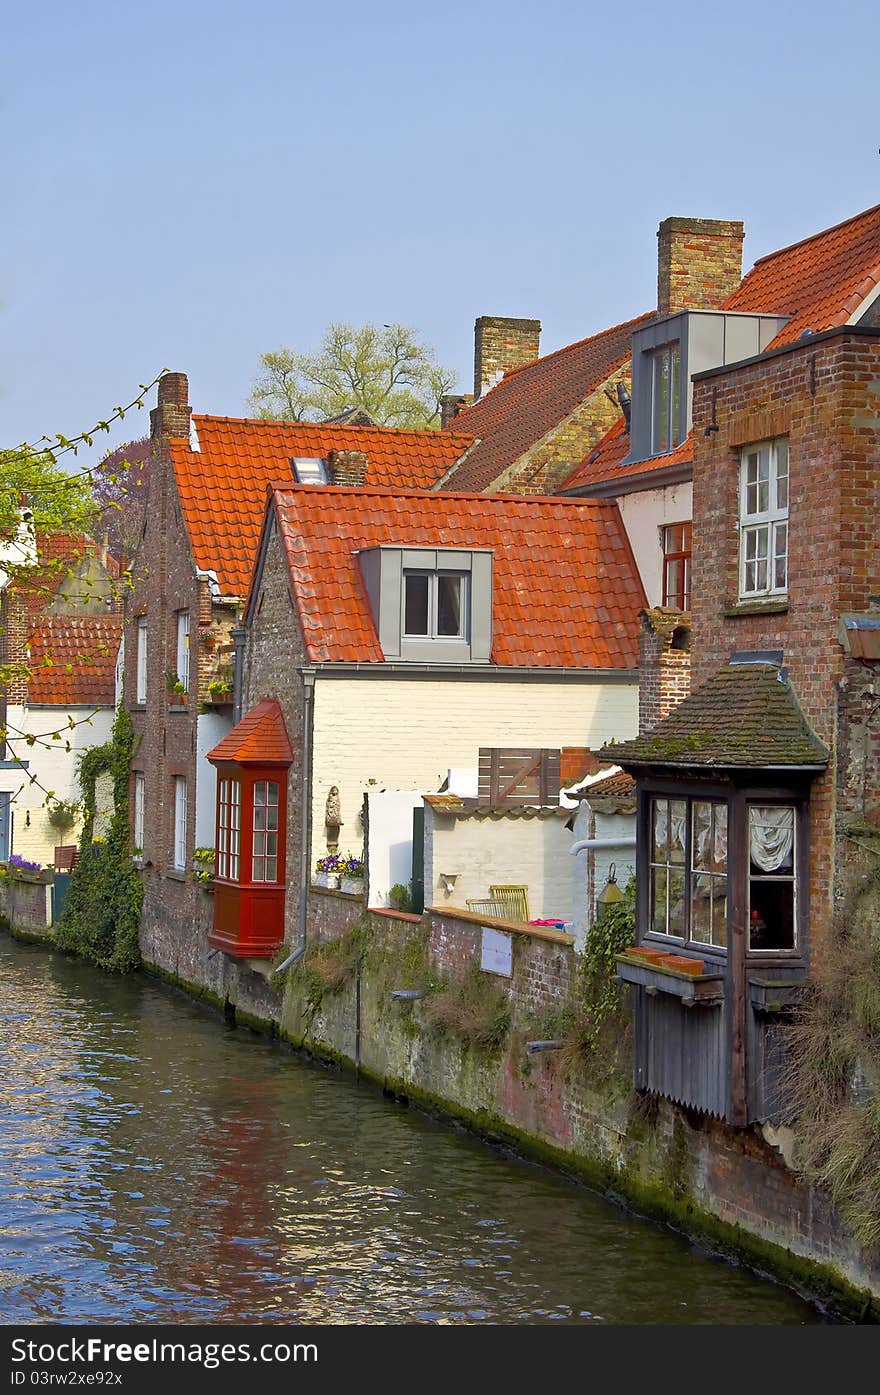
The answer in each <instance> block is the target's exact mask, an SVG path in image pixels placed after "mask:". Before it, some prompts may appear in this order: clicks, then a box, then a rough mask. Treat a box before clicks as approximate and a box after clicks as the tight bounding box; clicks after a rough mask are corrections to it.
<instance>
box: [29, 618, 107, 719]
mask: <svg viewBox="0 0 880 1395" xmlns="http://www.w3.org/2000/svg"><path fill="white" fill-rule="evenodd" d="M121 638H122V617H121V616H120V615H47V616H46V617H45V618H44V620H43V622H42V624H41V625H40V626H39V628H38V629H36V630H34V631H33V633H32V634H31V637H30V640H29V650H30V657H29V659H28V663H29V665H30V669H31V676H30V680H29V682H28V701H29V702H30V703H34V704H49V705H52V706H55V707H113V705H114V703H115V701H116V655H117V651H118V649H119V641H120V639H121Z"/></svg>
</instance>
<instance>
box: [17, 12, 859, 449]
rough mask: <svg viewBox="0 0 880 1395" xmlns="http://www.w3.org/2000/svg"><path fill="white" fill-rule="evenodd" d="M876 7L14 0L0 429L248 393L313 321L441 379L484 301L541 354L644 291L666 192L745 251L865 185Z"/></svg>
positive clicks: (789, 234)
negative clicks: (402, 343)
mask: <svg viewBox="0 0 880 1395" xmlns="http://www.w3.org/2000/svg"><path fill="white" fill-rule="evenodd" d="M875 26H876V6H875V5H874V4H873V3H871V4H869V3H868V2H867V0H853V2H851V3H848V2H847V0H843V2H842V3H838V4H836V5H834V6H830V5H827V4H818V3H816V0H803V3H800V4H798V5H796V6H795V5H792V4H781V3H776V0H765V3H753V0H746V3H740V4H734V5H730V6H725V7H724V8H723V9H721V7H717V6H714V5H710V4H706V3H701V4H697V3H692V0H684V3H682V2H681V0H678V3H673V4H671V5H667V6H665V7H664V6H663V5H662V4H657V3H650V4H648V3H643V0H634V3H629V4H628V5H626V6H611V5H607V4H602V5H595V4H592V3H580V4H571V3H559V2H558V0H545V3H542V4H541V5H538V4H536V3H521V0H508V3H506V4H500V3H494V0H490V3H481V2H480V0H472V3H468V4H462V3H459V0H447V3H445V4H444V5H442V6H433V5H432V6H428V5H418V6H413V7H399V6H398V7H394V8H393V9H391V8H389V9H387V10H386V9H382V8H379V7H373V6H367V5H363V4H354V3H352V2H351V0H338V3H335V4H332V5H330V4H324V5H315V4H313V3H312V4H308V5H306V4H302V3H300V0H289V3H280V0H251V3H249V4H247V5H244V4H233V3H225V4H224V3H218V2H217V0H214V3H210V4H208V3H202V0H196V3H189V4H188V3H186V0H181V2H180V3H168V2H167V0H153V3H152V4H150V5H134V4H130V3H120V0H115V3H106V2H105V0H98V2H97V3H94V2H93V3H89V0H82V3H80V4H78V5H76V6H73V5H69V4H67V3H64V4H62V3H46V2H45V0H31V2H30V3H28V4H27V5H25V4H23V3H19V4H18V5H14V6H10V7H7V10H6V12H5V16H4V21H3V30H2V33H3V51H4V57H5V62H4V65H3V66H4V74H3V82H2V84H0V121H2V150H3V154H2V166H3V189H4V193H5V199H4V204H5V216H4V218H3V219H2V220H0V222H2V226H0V442H2V443H3V444H8V445H11V444H14V443H17V442H19V441H21V440H23V439H34V438H36V437H38V436H40V435H41V434H42V433H43V432H49V433H54V432H56V431H60V432H64V433H65V434H68V435H70V434H73V433H74V432H75V431H77V430H78V429H80V428H82V427H84V426H86V425H90V424H91V423H92V422H93V421H94V420H96V419H98V418H99V417H103V416H106V415H107V413H108V411H109V410H111V409H112V406H113V405H114V404H115V403H117V402H122V401H127V400H128V398H129V397H131V396H132V395H134V393H136V391H137V384H138V383H139V382H146V381H147V380H149V379H150V378H152V377H153V375H154V374H155V373H156V372H157V371H158V370H159V369H161V368H163V367H167V368H172V369H182V370H183V371H185V372H187V373H188V374H189V377H190V393H191V399H192V401H193V404H194V406H195V408H196V410H198V411H207V412H214V413H218V414H223V415H230V416H235V415H242V414H244V412H245V410H246V409H245V399H246V397H247V395H248V392H249V389H250V385H251V382H252V379H253V377H254V376H255V374H256V372H257V370H258V366H259V363H258V361H259V355H260V353H261V352H262V351H263V350H265V349H270V348H275V347H277V346H279V345H282V344H284V345H288V346H290V347H292V348H299V349H312V348H315V347H317V344H318V341H319V339H320V336H321V332H322V330H323V328H324V326H325V325H326V324H327V323H328V321H330V320H340V319H344V320H350V321H353V322H355V323H360V322H364V321H367V320H372V321H375V322H378V323H380V324H381V323H386V322H390V321H392V320H394V321H400V322H402V323H404V324H408V325H412V326H414V327H415V328H416V329H417V330H418V331H419V333H420V334H421V336H422V337H423V338H424V339H426V340H427V341H428V342H430V343H431V344H433V346H434V348H435V349H436V351H437V354H438V357H439V358H440V359H441V361H443V362H444V363H446V364H447V365H448V366H450V367H452V368H453V369H455V370H457V372H458V375H459V386H460V387H461V388H462V389H463V390H466V389H468V388H469V387H470V385H471V375H472V356H473V322H474V318H475V317H476V316H477V315H480V314H502V315H522V316H528V317H536V318H539V319H540V320H541V321H542V324H543V335H542V349H543V350H551V349H553V348H557V347H559V346H560V345H561V344H566V343H570V342H571V341H573V340H575V339H579V338H582V337H583V336H584V335H587V334H590V333H592V332H594V331H595V330H598V329H601V328H602V327H603V326H605V325H607V324H610V323H615V322H617V321H619V320H622V319H625V318H627V317H629V316H631V315H634V314H638V313H640V312H641V311H643V310H646V309H649V308H650V307H652V306H653V305H654V303H655V287H656V239H655V233H656V229H657V224H658V223H659V222H660V220H661V219H662V218H664V217H667V216H669V215H670V214H683V215H693V216H702V217H720V218H735V217H739V218H743V219H744V220H745V223H746V244H745V264H746V266H749V265H751V263H752V262H753V261H754V260H755V258H756V257H758V256H760V255H762V254H763V253H765V252H767V251H771V250H773V249H774V248H776V247H779V246H783V245H785V244H786V243H789V242H792V241H795V240H797V239H798V238H800V237H803V236H806V235H807V234H809V233H810V232H813V231H816V230H817V229H819V228H822V227H826V226H828V225H830V224H832V223H835V222H838V221H840V220H841V219H842V218H845V217H848V216H849V215H850V214H852V213H855V212H857V211H859V210H860V209H863V208H867V207H869V206H870V205H872V204H874V203H876V202H878V201H880V155H878V146H880V122H878V120H877V119H876V118H877V108H878V104H877V99H876V90H877V89H876V57H875V54H876V45H875V43H874V37H875ZM147 429H148V421H147V414H146V411H144V412H142V413H139V414H137V416H136V418H135V419H133V420H132V421H131V422H130V424H126V425H125V426H124V427H123V428H122V429H121V430H117V431H115V432H114V435H113V437H112V438H111V440H112V442H113V443H116V442H118V441H121V440H126V439H129V438H130V437H131V436H133V435H140V434H143V433H144V432H145V431H146V430H147ZM88 459H89V457H88V456H87V457H86V460H87V461H88Z"/></svg>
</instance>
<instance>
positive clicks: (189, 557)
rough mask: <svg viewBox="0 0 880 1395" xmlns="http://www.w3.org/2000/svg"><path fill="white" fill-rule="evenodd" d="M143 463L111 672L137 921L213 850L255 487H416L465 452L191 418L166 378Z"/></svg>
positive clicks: (412, 439)
mask: <svg viewBox="0 0 880 1395" xmlns="http://www.w3.org/2000/svg"><path fill="white" fill-rule="evenodd" d="M151 436H152V444H153V456H154V468H153V471H152V475H151V480H150V486H149V497H148V501H147V508H146V511H145V518H144V528H143V534H142V538H141V542H140V545H139V548H138V551H137V554H136V557H135V559H134V562H133V565H132V587H131V590H130V592H129V593H128V596H127V599H126V618H125V649H126V655H127V663H126V668H125V676H124V692H125V700H126V704H127V706H128V708H129V711H130V712H131V715H132V721H133V724H134V728H135V735H136V741H137V749H136V753H135V756H134V758H133V761H132V791H131V808H132V819H133V825H132V836H133V843H134V846H135V847H137V848H139V849H141V850H142V854H141V856H142V862H143V871H144V879H145V911H144V915H145V920H146V922H147V923H152V922H153V921H162V920H163V918H164V917H166V916H167V917H169V918H170V921H171V922H174V920H175V917H178V918H179V917H180V916H181V915H186V914H188V908H189V909H190V910H191V903H192V892H193V888H192V887H191V886H188V885H186V882H187V870H188V869H189V868H190V866H191V858H192V852H193V849H194V848H195V847H208V846H213V842H214V815H215V805H214V799H215V777H214V771H213V769H212V768H211V767H210V766H209V765H208V763H207V760H206V753H207V751H209V750H210V749H211V748H212V747H214V746H216V745H217V744H218V742H220V741H221V740H222V739H223V737H224V736H226V735H227V733H228V732H229V730H230V729H231V726H232V684H233V669H234V664H235V655H234V641H233V637H232V634H233V631H234V630H235V627H236V625H237V624H238V622H239V620H240V618H241V615H242V609H243V605H244V599H245V596H246V593H247V589H248V584H249V580H250V576H251V570H252V567H253V562H254V557H255V555H256V551H257V544H258V541H259V536H260V526H261V522H262V516H263V511H264V504H265V491H266V486H267V484H268V483H269V482H270V481H272V480H291V481H293V480H302V481H304V482H305V483H307V484H309V485H312V484H313V483H314V484H320V483H321V482H327V483H330V484H332V485H340V484H343V483H344V484H348V485H355V484H358V483H361V482H363V481H364V480H365V479H366V480H367V481H372V482H374V483H376V484H379V485H390V484H396V485H411V486H414V487H416V488H420V489H427V488H428V487H430V485H432V484H433V483H434V482H435V481H436V480H437V479H438V478H439V477H440V476H441V475H442V474H443V473H444V472H445V471H446V470H447V469H448V468H449V466H450V465H451V464H452V463H453V462H454V461H455V460H457V459H458V458H459V456H460V455H461V454H462V453H463V452H466V451H467V449H468V448H469V447H470V446H471V444H472V438H471V437H470V436H468V435H465V434H463V433H449V434H447V433H441V432H436V431H396V430H391V429H388V428H382V427H364V426H352V425H347V424H344V423H319V424H313V423H297V422H273V421H263V420H248V419H238V418H230V417H217V416H208V415H204V416H203V415H201V414H195V415H193V412H192V408H191V407H190V403H189V388H188V383H187V378H186V375H185V374H183V373H168V374H166V375H165V376H164V377H163V378H162V379H161V381H160V383H159V388H158V401H157V406H156V408H155V409H154V410H153V412H152V413H151Z"/></svg>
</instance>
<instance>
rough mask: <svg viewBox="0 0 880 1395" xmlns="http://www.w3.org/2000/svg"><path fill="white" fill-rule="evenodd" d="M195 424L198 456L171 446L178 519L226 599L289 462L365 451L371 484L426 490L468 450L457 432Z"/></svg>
mask: <svg viewBox="0 0 880 1395" xmlns="http://www.w3.org/2000/svg"><path fill="white" fill-rule="evenodd" d="M193 423H194V426H195V434H196V437H197V440H198V447H199V448H198V450H193V449H191V447H190V443H189V441H183V440H174V441H171V442H170V446H169V449H170V454H171V463H172V467H173V469H174V475H175V478H176V480H177V488H178V492H179V494H180V503H181V508H182V509H183V518H184V522H185V524H186V528H187V531H188V533H189V538H190V543H191V546H192V551H193V557H194V560H195V564H196V566H197V567H200V568H202V569H203V570H204V571H215V572H216V573H217V577H218V580H219V583H220V590H221V592H222V593H223V594H224V595H231V596H243V595H244V594H245V593H246V591H247V588H248V581H249V578H250V572H251V567H252V565H253V560H254V556H255V554H256V550H257V542H258V540H259V536H260V524H261V522H262V518H263V505H264V502H265V490H266V485H267V484H269V483H270V482H271V481H272V480H279V479H287V478H291V479H292V477H293V470H292V467H291V464H290V461H291V458H293V457H296V456H311V457H321V458H324V457H326V455H327V454H328V452H329V451H331V450H358V451H365V452H366V455H367V479H368V480H369V482H370V484H374V485H384V486H390V485H394V486H400V487H402V488H413V489H429V488H430V487H431V485H433V484H434V483H435V482H436V481H437V480H438V479H439V478H440V477H441V475H443V474H444V473H445V471H446V470H448V469H449V467H450V466H451V465H452V464H453V463H454V462H455V461H456V460H457V459H458V457H459V456H460V455H461V454H462V453H463V452H464V451H466V450H467V449H468V447H469V446H470V445H472V444H473V437H471V436H468V435H465V434H462V433H461V432H458V431H456V432H454V433H449V432H445V431H395V430H392V429H391V428H390V427H382V426H373V427H368V426H340V425H336V424H333V423H330V424H327V423H318V424H312V423H309V422H289V421H288V422H284V421H258V420H249V419H246V418H235V417H211V416H195V417H193Z"/></svg>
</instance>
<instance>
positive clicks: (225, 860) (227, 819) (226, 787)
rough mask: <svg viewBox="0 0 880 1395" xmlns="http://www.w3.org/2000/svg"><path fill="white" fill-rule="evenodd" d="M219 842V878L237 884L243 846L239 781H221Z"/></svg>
mask: <svg viewBox="0 0 880 1395" xmlns="http://www.w3.org/2000/svg"><path fill="white" fill-rule="evenodd" d="M218 829H219V838H218V841H217V876H218V877H222V878H223V880H224V881H228V882H237V881H238V872H239V849H240V846H241V785H240V783H239V782H238V780H221V781H220V818H219V823H218Z"/></svg>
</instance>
